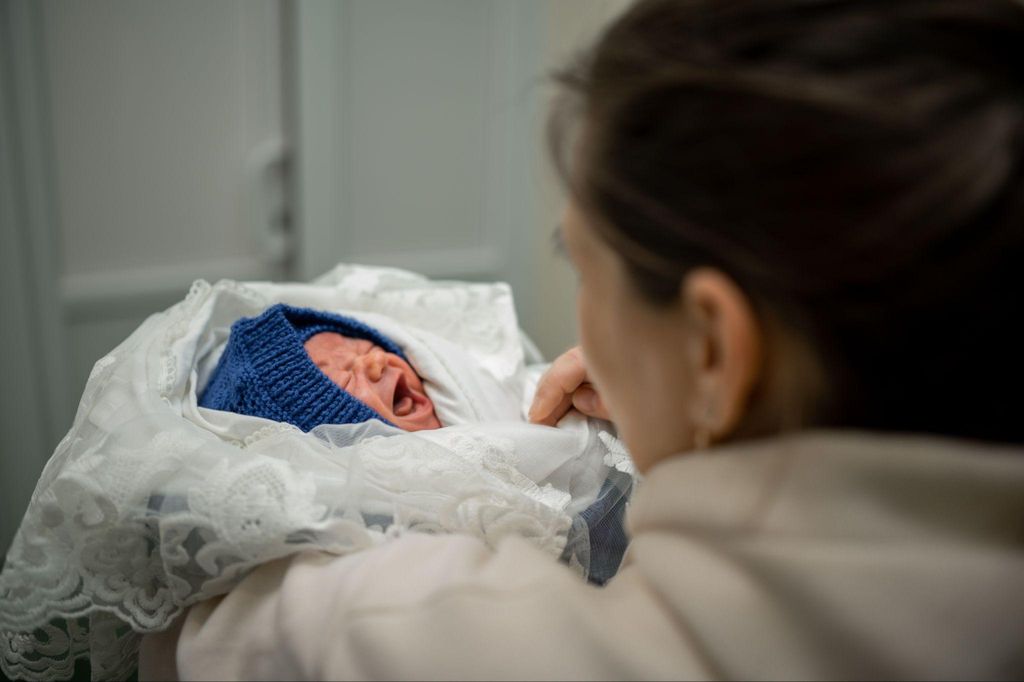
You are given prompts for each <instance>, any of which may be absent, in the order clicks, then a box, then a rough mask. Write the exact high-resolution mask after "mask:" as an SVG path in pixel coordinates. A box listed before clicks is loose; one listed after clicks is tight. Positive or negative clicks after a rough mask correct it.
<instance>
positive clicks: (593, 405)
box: [572, 384, 611, 421]
mask: <svg viewBox="0 0 1024 682" xmlns="http://www.w3.org/2000/svg"><path fill="white" fill-rule="evenodd" d="M572 405H573V407H575V408H576V409H577V410H579V411H580V412H582V413H583V414H585V415H587V416H588V417H597V418H598V419H607V420H609V421H610V420H611V416H610V415H609V414H608V408H606V407H605V406H604V403H603V402H602V401H601V396H600V395H598V393H597V391H595V390H594V387H593V386H591V385H590V384H583V385H582V386H580V387H579V388H578V389H576V392H575V393H573V394H572Z"/></svg>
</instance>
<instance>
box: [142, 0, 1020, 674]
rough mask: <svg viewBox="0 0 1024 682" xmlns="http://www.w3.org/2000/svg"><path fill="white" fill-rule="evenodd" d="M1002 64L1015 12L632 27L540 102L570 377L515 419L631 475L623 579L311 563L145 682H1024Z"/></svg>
mask: <svg viewBox="0 0 1024 682" xmlns="http://www.w3.org/2000/svg"><path fill="white" fill-rule="evenodd" d="M1021 64H1024V6H1022V5H1021V4H1019V3H1018V2H1015V1H1013V0H959V1H952V0H949V1H943V0H932V1H929V2H922V1H916V0H906V1H898V2H897V1H895V0H891V1H890V0H886V1H872V2H868V1H862V2H857V1H852V0H847V1H839V0H834V1H832V0H828V1H825V0H823V1H819V2H807V1H806V0H745V1H741V0H707V1H703V2H702V1H691V2H681V1H680V2H669V1H668V0H651V1H647V2H640V3H639V4H637V5H635V6H633V7H632V8H631V9H630V10H629V11H628V12H627V13H626V14H625V15H624V16H622V17H621V18H620V19H619V20H617V21H616V22H615V23H614V24H613V25H612V26H611V27H610V28H608V29H607V30H606V32H605V33H604V34H603V35H602V36H601V38H600V40H599V41H598V43H597V44H596V46H595V47H594V48H593V50H592V51H591V52H589V53H588V54H586V55H584V56H583V57H582V58H581V59H580V60H579V61H578V62H577V63H576V64H574V65H573V66H572V67H571V68H570V69H568V70H567V71H566V72H565V73H563V74H561V76H560V79H559V80H560V82H561V83H562V84H563V85H564V86H565V88H564V90H563V99H562V101H561V103H560V104H559V106H558V107H556V109H555V114H554V116H553V118H552V123H553V126H552V130H553V132H554V133H555V134H554V135H553V136H552V139H553V141H554V143H555V145H554V147H555V151H556V157H557V158H559V159H566V161H565V162H564V163H562V164H561V167H562V169H563V171H564V177H565V178H566V180H567V184H568V186H569V190H570V192H569V193H570V201H569V205H568V209H567V211H566V213H565V217H564V221H563V224H562V227H561V235H562V239H563V240H564V243H565V248H566V250H567V252H568V255H569V258H570V260H571V262H572V264H573V266H574V268H575V269H576V270H577V272H578V274H579V301H578V303H579V330H580V339H581V348H580V349H574V350H572V351H570V352H569V353H568V354H566V355H565V356H563V357H562V358H560V359H559V360H558V361H557V362H556V363H555V364H554V366H553V367H552V369H551V371H550V372H549V374H548V375H547V378H546V380H545V382H544V384H543V385H542V386H541V389H540V390H539V391H538V397H537V401H536V403H535V405H534V411H533V418H534V419H535V420H536V421H539V422H542V423H554V422H555V421H556V420H557V419H558V418H559V417H560V416H561V415H562V414H564V413H565V412H566V411H567V410H568V409H569V408H570V406H572V405H575V406H576V407H577V408H579V409H581V410H583V411H586V412H591V413H595V414H601V415H605V416H609V417H611V418H612V419H613V420H614V422H615V424H616V425H617V427H618V429H619V432H620V435H621V436H622V438H623V439H624V441H625V442H626V444H627V445H628V447H629V449H630V452H631V454H632V456H633V458H634V460H635V463H636V466H637V468H638V469H639V471H641V472H642V473H643V474H644V475H645V480H644V481H643V483H642V485H641V486H640V489H639V490H638V492H637V494H636V497H635V499H634V502H633V504H632V506H631V508H630V512H629V525H630V529H631V532H632V538H633V539H632V544H631V547H630V549H629V552H628V554H627V557H626V559H625V562H624V565H623V567H622V568H621V570H620V571H619V574H618V575H617V576H616V578H615V579H614V580H612V581H611V582H610V583H609V584H608V585H607V586H606V587H604V588H595V587H592V586H587V585H584V584H582V582H581V581H579V580H578V579H576V578H574V577H573V574H572V573H571V572H570V571H569V570H568V569H567V568H565V567H563V566H560V565H556V564H552V563H551V562H550V561H548V560H547V559H545V558H544V557H542V556H541V555H540V554H539V553H537V552H536V551H534V550H532V549H531V548H530V547H528V546H527V545H526V544H525V543H519V542H516V541H510V542H507V543H505V544H503V545H502V546H501V548H500V549H499V550H498V551H497V552H490V551H489V550H487V549H486V548H485V547H484V546H483V545H481V544H480V543H478V542H476V541H475V540H472V539H469V538H463V537H425V536H420V537H416V536H412V537H405V538H402V539H400V540H398V541H395V542H393V543H390V544H388V545H385V546H382V547H379V548H376V549H374V550H371V551H367V552H364V553H361V554H356V555H352V556H347V557H343V558H336V557H330V556H327V555H312V554H306V555H301V556H299V557H296V558H293V559H291V560H287V561H281V562H278V563H276V564H270V565H267V566H264V567H263V568H261V569H259V570H257V571H255V572H254V573H253V574H251V575H250V576H249V577H248V578H247V579H246V580H245V581H244V582H243V583H241V585H240V586H238V587H237V588H236V589H235V590H233V591H232V592H231V593H229V594H228V595H227V596H226V597H223V598H221V599H218V600H214V601H212V602H206V603H203V604H200V605H198V606H196V607H193V608H192V610H191V611H190V612H189V614H188V616H187V618H186V619H185V621H184V623H183V624H181V625H180V627H179V630H180V632H178V631H175V632H172V633H168V634H166V635H164V636H162V638H155V637H153V638H150V639H149V640H147V641H146V643H145V644H144V651H143V668H142V673H143V676H146V675H150V674H152V675H158V674H160V673H161V672H171V673H173V672H174V671H173V670H164V671H161V669H160V668H159V664H160V657H159V653H160V651H161V647H171V648H170V649H167V648H165V649H163V651H176V654H177V665H178V670H177V672H178V673H179V674H181V676H182V677H184V678H201V677H217V678H237V677H241V678H250V679H252V678H268V677H274V678H277V677H291V678H296V677H301V678H320V679H327V678H350V677H359V678H362V677H367V678H389V679H394V678H449V679H451V678H475V679H485V678H517V679H525V678H563V679H564V678H614V679H625V678H650V679H654V678H710V677H715V678H718V677H738V678H753V677H757V678H765V677H767V678H776V679H777V678H796V677H799V678H865V677H915V678H920V677H928V678H938V677H942V678H947V677H953V678H966V677H970V678H1009V677H1019V676H1021V674H1022V673H1024V450H1022V448H1021V443H1022V441H1024V427H1022V426H1021V423H1022V422H1021V420H1020V419H1019V417H1018V415H1017V412H1018V405H1019V401H1018V400H1017V391H1018V386H1019V383H1020V380H1021V360H1020V353H1019V349H1020V348H1021V347H1022V341H1024V339H1022V338H1021V336H1020V334H1019V332H1017V331H1014V330H1015V329H1017V328H1018V325H1017V320H1016V319H1015V318H1016V313H1017V312H1018V311H1019V310H1020V286H1019V284H1018V280H1017V264H1018V263H1019V262H1021V257H1022V256H1024V253H1022V245H1024V71H1022V67H1021ZM164 663H167V661H166V660H164Z"/></svg>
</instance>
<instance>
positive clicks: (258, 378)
mask: <svg viewBox="0 0 1024 682" xmlns="http://www.w3.org/2000/svg"><path fill="white" fill-rule="evenodd" d="M320 332H337V333H339V334H342V335H344V336H347V337H349V338H354V339H365V340H367V341H371V342H373V343H375V344H377V345H378V346H380V347H381V348H383V349H384V350H386V351H388V352H390V353H395V354H397V355H400V356H401V357H402V358H405V355H404V354H403V353H402V350H401V349H400V348H399V347H398V346H397V345H395V343H394V342H393V341H391V339H389V338H387V337H386V336H384V335H383V334H381V333H380V332H379V331H377V330H376V329H374V328H373V327H371V326H369V325H366V324H363V323H362V322H360V321H359V320H355V319H352V318H351V317H345V316H343V315H334V314H332V313H325V312H320V311H317V310H312V309H310V308H295V307H292V306H289V305H285V304H283V303H279V304H277V305H275V306H272V307H270V308H267V310H265V311H264V312H263V314H262V315H260V316H258V317H245V318H242V319H240V320H238V321H237V322H235V323H234V324H233V325H231V334H230V336H229V337H228V343H227V347H226V348H225V349H224V354H223V355H221V357H220V360H218V361H217V367H216V368H214V370H213V374H212V375H211V376H210V380H209V382H207V384H206V389H205V390H204V391H203V394H202V395H201V396H200V397H199V406H200V407H208V408H211V409H214V410H224V411H227V412H235V413H237V414H246V415H250V416H253V417H264V418H266V419H273V420H275V421H279V422H287V423H289V424H293V425H295V426H297V427H299V428H300V429H302V430H303V431H309V430H310V429H312V428H313V427H315V426H319V425H320V424H356V423H359V422H365V421H369V420H371V419H379V420H381V421H382V422H384V423H385V424H390V423H391V422H389V421H388V420H387V419H385V418H384V417H382V416H381V415H380V414H378V413H377V412H376V411H375V410H373V409H371V408H370V407H369V406H368V405H366V403H364V402H362V401H361V400H359V399H358V398H356V397H355V396H353V395H351V394H350V393H348V392H347V391H345V390H344V389H342V388H341V387H339V386H338V385H337V384H335V383H334V382H333V381H331V379H330V378H329V377H328V376H327V375H326V374H324V373H323V372H322V371H320V368H319V367H317V366H316V364H315V363H314V362H313V360H312V359H310V357H309V354H308V353H307V352H306V349H305V347H304V346H303V344H304V343H305V342H306V341H307V340H309V339H310V337H312V336H314V335H315V334H319V333H320Z"/></svg>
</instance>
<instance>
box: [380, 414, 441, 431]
mask: <svg viewBox="0 0 1024 682" xmlns="http://www.w3.org/2000/svg"><path fill="white" fill-rule="evenodd" d="M383 416H384V418H385V419H387V420H388V421H389V422H391V423H392V424H394V425H395V426H397V427H398V428H400V429H402V430H403V431H426V430H428V429H439V428H441V421H440V420H439V419H438V418H437V415H436V414H434V411H433V410H431V411H430V413H429V414H425V415H422V416H418V417H399V416H396V415H393V414H385V415H383Z"/></svg>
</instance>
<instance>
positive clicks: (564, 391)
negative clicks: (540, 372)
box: [529, 346, 608, 426]
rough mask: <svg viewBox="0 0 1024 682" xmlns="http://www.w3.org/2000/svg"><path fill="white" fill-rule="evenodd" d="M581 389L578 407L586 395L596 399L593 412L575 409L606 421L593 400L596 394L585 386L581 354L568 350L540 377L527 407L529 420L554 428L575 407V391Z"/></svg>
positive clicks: (602, 412) (576, 350) (602, 407)
mask: <svg viewBox="0 0 1024 682" xmlns="http://www.w3.org/2000/svg"><path fill="white" fill-rule="evenodd" d="M581 387H583V388H584V389H585V390H584V392H583V395H581V396H580V400H581V401H583V402H582V404H583V405H586V402H587V398H586V397H585V396H586V395H587V392H588V391H589V394H591V395H592V396H593V398H595V399H596V405H597V408H596V409H597V412H596V413H595V412H593V411H591V410H587V409H581V407H580V406H578V405H577V409H579V410H580V411H581V412H583V413H585V414H589V415H592V416H600V417H601V418H602V419H607V418H608V417H607V416H604V415H606V414H607V412H606V411H605V410H604V406H603V405H602V404H601V402H600V399H599V398H598V397H597V394H596V392H595V391H594V390H593V388H590V385H589V384H588V383H587V369H586V366H585V365H584V363H583V353H582V352H581V351H580V348H579V346H576V347H575V348H570V349H569V350H568V351H566V352H565V353H562V354H561V355H560V356H558V357H557V358H556V359H555V361H554V362H553V363H551V367H549V368H548V371H547V372H545V373H544V376H542V377H541V378H540V382H539V383H538V384H537V393H536V394H535V395H534V397H533V405H531V406H530V414H529V419H530V421H531V422H534V423H536V424H547V425H548V426H554V425H555V424H556V423H558V420H559V419H561V418H562V417H563V416H564V415H565V413H566V412H568V411H569V410H570V409H571V408H572V407H573V405H574V404H575V398H576V395H577V393H578V391H579V390H580V389H581Z"/></svg>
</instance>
